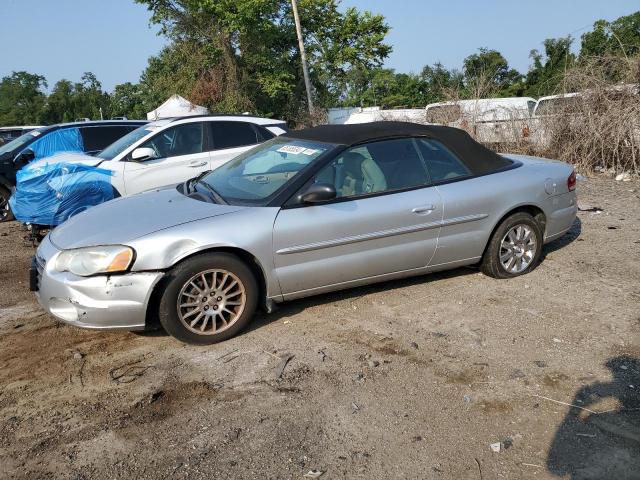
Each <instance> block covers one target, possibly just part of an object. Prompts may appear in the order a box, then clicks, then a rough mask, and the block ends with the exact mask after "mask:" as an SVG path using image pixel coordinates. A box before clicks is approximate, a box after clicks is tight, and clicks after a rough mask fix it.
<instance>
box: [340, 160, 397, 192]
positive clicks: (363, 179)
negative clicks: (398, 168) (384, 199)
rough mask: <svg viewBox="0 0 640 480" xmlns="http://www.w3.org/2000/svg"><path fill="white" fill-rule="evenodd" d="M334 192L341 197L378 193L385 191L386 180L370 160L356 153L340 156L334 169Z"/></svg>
mask: <svg viewBox="0 0 640 480" xmlns="http://www.w3.org/2000/svg"><path fill="white" fill-rule="evenodd" d="M336 170H337V171H336V179H337V180H338V181H337V182H336V190H337V191H338V193H339V194H340V196H342V197H348V196H354V195H363V194H367V193H375V192H380V191H383V190H386V189H387V180H386V178H385V175H384V173H383V172H382V170H380V167H378V165H376V162H374V161H373V160H372V159H371V158H368V157H365V156H364V155H362V154H361V153H358V152H347V153H345V154H344V155H342V163H338V165H337V167H336Z"/></svg>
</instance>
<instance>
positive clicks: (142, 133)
mask: <svg viewBox="0 0 640 480" xmlns="http://www.w3.org/2000/svg"><path fill="white" fill-rule="evenodd" d="M155 130H156V129H155V128H153V127H151V126H149V125H144V126H142V127H140V128H136V129H135V130H133V131H131V132H129V133H127V134H126V135H125V136H124V137H121V138H120V139H118V140H116V141H115V142H113V143H112V144H111V145H109V146H108V147H107V148H105V149H104V150H102V152H100V153H99V154H98V155H96V156H97V157H98V158H102V159H103V160H113V159H114V158H116V157H117V156H118V155H120V154H121V153H122V152H124V151H125V150H126V149H127V148H129V147H130V146H131V145H133V144H134V143H136V142H137V141H138V140H140V139H141V138H142V137H146V136H147V135H149V134H150V133H151V132H154V131H155Z"/></svg>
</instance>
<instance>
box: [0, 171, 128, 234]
mask: <svg viewBox="0 0 640 480" xmlns="http://www.w3.org/2000/svg"><path fill="white" fill-rule="evenodd" d="M112 176H113V172H112V171H110V170H105V169H101V168H97V167H92V166H90V165H86V164H82V163H54V164H51V165H44V166H41V167H36V168H25V169H22V170H20V171H19V172H18V173H17V174H16V179H17V182H18V183H19V185H20V190H17V191H16V194H15V195H13V196H12V197H11V199H10V201H9V203H10V205H11V209H12V210H13V212H15V216H16V218H17V219H18V220H20V221H21V222H23V223H27V224H34V225H45V226H51V225H59V224H61V223H62V222H64V221H65V220H67V219H68V218H71V217H72V216H74V215H76V214H77V213H80V212H81V211H83V210H86V209H87V208H89V207H92V206H94V205H99V204H100V203H104V202H106V201H108V200H111V199H112V198H114V196H115V195H117V192H116V191H115V190H114V188H113V186H112V185H111V177H112Z"/></svg>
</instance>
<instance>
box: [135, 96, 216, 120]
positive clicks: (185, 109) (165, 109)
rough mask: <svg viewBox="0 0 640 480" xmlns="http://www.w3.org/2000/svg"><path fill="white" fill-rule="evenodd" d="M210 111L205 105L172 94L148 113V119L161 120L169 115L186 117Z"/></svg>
mask: <svg viewBox="0 0 640 480" xmlns="http://www.w3.org/2000/svg"><path fill="white" fill-rule="evenodd" d="M208 113H209V110H207V109H206V108H204V107H201V106H199V105H194V104H193V103H191V102H190V101H189V100H187V99H186V98H183V97H181V96H180V95H171V97H169V99H168V100H167V101H166V102H164V103H163V104H162V105H160V106H159V107H158V108H156V109H155V110H153V111H151V112H149V113H147V120H159V119H161V118H169V117H184V116H187V115H206V114H208Z"/></svg>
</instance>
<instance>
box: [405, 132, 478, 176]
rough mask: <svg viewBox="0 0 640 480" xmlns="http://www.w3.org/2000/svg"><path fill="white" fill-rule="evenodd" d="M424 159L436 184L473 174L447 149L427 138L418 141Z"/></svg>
mask: <svg viewBox="0 0 640 480" xmlns="http://www.w3.org/2000/svg"><path fill="white" fill-rule="evenodd" d="M417 142H418V145H419V147H420V152H421V153H422V157H423V158H424V160H425V162H426V163H427V167H428V168H429V173H430V174H431V179H432V180H433V181H434V182H441V181H443V180H452V179H454V178H458V177H466V176H467V175H469V174H470V173H471V172H469V169H468V168H467V167H466V166H465V165H464V164H463V163H462V162H461V161H460V160H459V159H458V157H456V156H455V155H454V154H453V153H452V152H451V151H450V150H449V149H448V148H447V147H445V146H444V145H442V144H441V143H440V142H437V141H435V140H430V139H426V138H420V139H417Z"/></svg>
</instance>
